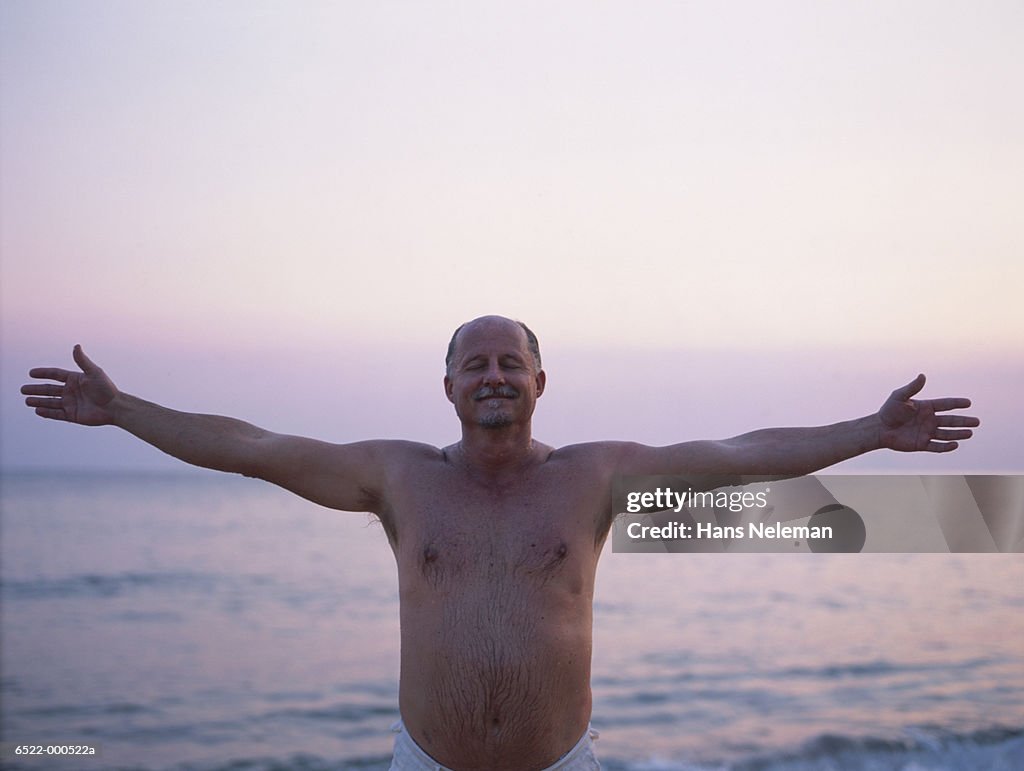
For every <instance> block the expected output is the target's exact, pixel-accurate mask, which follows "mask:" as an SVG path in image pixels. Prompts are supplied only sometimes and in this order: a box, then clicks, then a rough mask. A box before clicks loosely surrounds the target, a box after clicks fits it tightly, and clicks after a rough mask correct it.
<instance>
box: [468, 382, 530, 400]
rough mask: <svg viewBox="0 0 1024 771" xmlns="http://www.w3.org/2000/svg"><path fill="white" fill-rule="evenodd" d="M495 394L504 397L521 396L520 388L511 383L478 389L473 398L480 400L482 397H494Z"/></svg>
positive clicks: (513, 397) (514, 397)
mask: <svg viewBox="0 0 1024 771" xmlns="http://www.w3.org/2000/svg"><path fill="white" fill-rule="evenodd" d="M495 396H498V397H501V398H503V399H516V398H518V397H519V390H518V389H516V388H513V387H512V386H510V385H503V386H498V387H497V388H492V387H491V386H484V387H483V388H479V389H477V391H476V392H475V393H474V394H473V399H474V401H480V400H481V399H493V398H494V397H495Z"/></svg>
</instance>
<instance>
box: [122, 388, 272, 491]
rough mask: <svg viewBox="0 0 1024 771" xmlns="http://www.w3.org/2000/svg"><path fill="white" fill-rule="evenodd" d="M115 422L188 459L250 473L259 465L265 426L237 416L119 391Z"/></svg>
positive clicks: (192, 461)
mask: <svg viewBox="0 0 1024 771" xmlns="http://www.w3.org/2000/svg"><path fill="white" fill-rule="evenodd" d="M109 409H110V412H111V414H112V421H111V422H112V424H113V425H115V426H118V427H119V428H122V429H124V430H125V431H128V432H129V433H131V434H133V435H135V436H137V437H138V438H139V439H141V440H142V441H144V442H147V443H148V444H151V445H153V446H154V447H156V448H157V449H159V450H162V451H163V452H165V453H167V454H168V455H172V456H174V457H175V458H178V459H179V460H183V461H185V462H186V463H191V464H193V465H195V466H202V467H204V468H210V469H216V470H217V471H231V472H236V473H240V474H246V475H249V476H252V475H254V473H255V469H256V459H255V453H254V450H255V447H256V445H257V440H259V439H260V438H261V437H262V436H264V435H265V434H266V432H265V431H263V429H260V428H257V427H256V426H253V425H251V424H249V423H246V422H244V421H241V420H236V419H235V418H226V417H222V416H220V415H200V414H196V413H190V412H179V411H178V410H172V409H169V408H167V407H162V406H160V405H159V404H153V403H152V402H147V401H145V400H144V399H140V398H138V397H137V396H132V395H131V394H126V393H123V392H122V393H119V394H118V395H117V397H116V398H115V399H114V400H113V401H112V402H111V403H110V405H109Z"/></svg>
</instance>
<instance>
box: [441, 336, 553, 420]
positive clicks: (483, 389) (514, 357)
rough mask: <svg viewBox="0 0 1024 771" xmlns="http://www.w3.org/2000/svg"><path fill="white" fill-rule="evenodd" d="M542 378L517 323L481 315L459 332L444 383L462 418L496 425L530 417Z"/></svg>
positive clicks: (539, 391) (542, 385)
mask: <svg viewBox="0 0 1024 771" xmlns="http://www.w3.org/2000/svg"><path fill="white" fill-rule="evenodd" d="M544 381H545V375H544V372H543V371H538V370H537V363H536V361H535V360H534V358H533V354H532V353H530V349H529V345H528V343H527V340H526V333H525V332H524V331H523V329H522V327H520V326H519V325H518V324H516V323H515V322H513V321H509V320H508V319H501V318H495V319H491V318H485V319H478V320H476V321H473V322H470V323H469V324H467V325H466V326H465V327H463V328H462V331H460V332H459V336H458V338H457V340H456V344H455V356H454V357H453V360H452V368H451V373H450V374H449V375H446V376H445V379H444V388H445V393H446V394H447V396H448V400H449V401H450V402H452V404H454V405H455V412H456V414H457V415H458V416H459V419H460V420H462V422H463V423H471V424H473V425H478V426H481V427H483V428H495V429H497V428H504V427H505V426H511V425H516V424H523V423H527V422H529V420H530V416H531V415H533V408H534V406H535V404H536V401H537V397H538V396H540V395H541V393H543V391H544Z"/></svg>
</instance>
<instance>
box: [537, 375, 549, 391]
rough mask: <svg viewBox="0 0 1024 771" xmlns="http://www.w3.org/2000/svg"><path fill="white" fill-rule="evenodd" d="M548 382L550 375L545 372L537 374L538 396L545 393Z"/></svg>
mask: <svg viewBox="0 0 1024 771" xmlns="http://www.w3.org/2000/svg"><path fill="white" fill-rule="evenodd" d="M547 382H548V375H547V373H546V372H545V371H544V370H541V371H540V372H538V373H537V396H540V395H541V394H542V393H544V386H545V385H546V384H547Z"/></svg>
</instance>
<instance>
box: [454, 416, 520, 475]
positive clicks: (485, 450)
mask: <svg viewBox="0 0 1024 771" xmlns="http://www.w3.org/2000/svg"><path fill="white" fill-rule="evenodd" d="M457 448H458V454H459V460H461V461H462V462H463V463H464V464H465V466H466V468H467V470H469V471H470V472H471V473H473V474H474V475H475V474H479V475H481V476H486V477H490V478H493V477H495V476H502V475H504V474H506V473H514V472H518V471H519V470H521V469H522V468H523V467H524V466H528V465H530V464H531V463H533V462H535V460H536V458H537V447H536V444H535V442H534V441H533V437H532V434H531V430H530V426H529V424H527V425H526V426H507V427H505V428H482V427H479V426H473V427H470V428H467V427H463V430H462V441H460V442H459V443H458V445H457Z"/></svg>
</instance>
